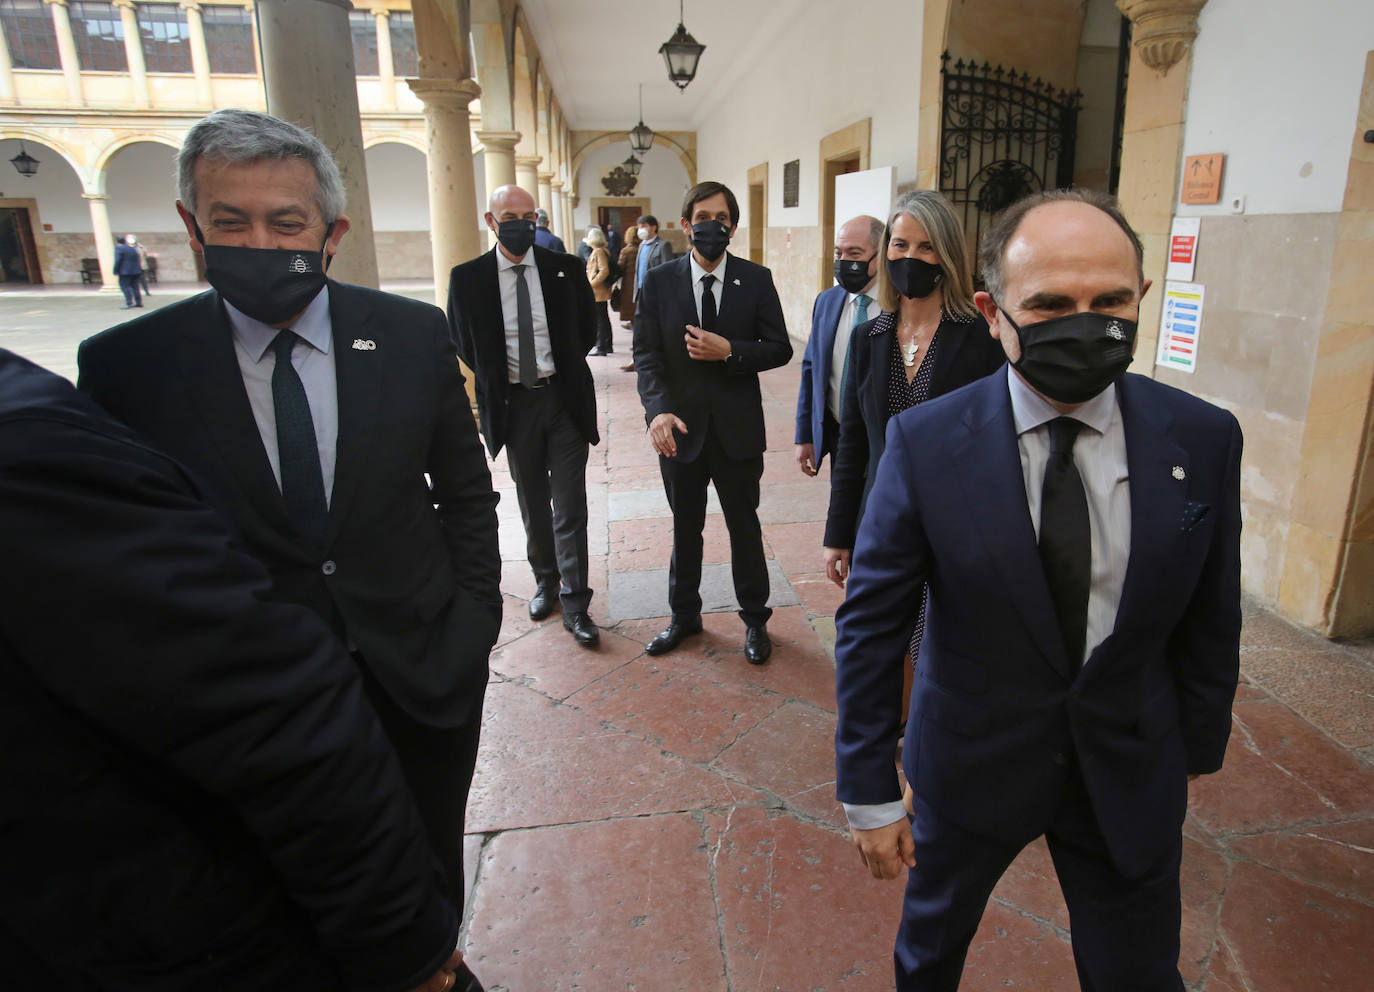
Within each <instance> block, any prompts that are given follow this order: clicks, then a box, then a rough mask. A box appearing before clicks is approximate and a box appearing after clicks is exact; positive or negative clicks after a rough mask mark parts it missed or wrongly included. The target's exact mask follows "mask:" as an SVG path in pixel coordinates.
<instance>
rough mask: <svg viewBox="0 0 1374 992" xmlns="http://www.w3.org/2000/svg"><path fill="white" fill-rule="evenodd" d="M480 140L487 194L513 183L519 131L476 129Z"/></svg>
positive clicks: (489, 194)
mask: <svg viewBox="0 0 1374 992" xmlns="http://www.w3.org/2000/svg"><path fill="white" fill-rule="evenodd" d="M476 134H477V140H478V141H480V142H482V149H483V151H482V164H483V165H485V166H486V171H487V196H491V194H492V191H493V190H495V189H497V188H498V187H501V186H512V185H514V184H515V145H516V143H517V142H518V141H519V140H520V132H519V131H478V132H476Z"/></svg>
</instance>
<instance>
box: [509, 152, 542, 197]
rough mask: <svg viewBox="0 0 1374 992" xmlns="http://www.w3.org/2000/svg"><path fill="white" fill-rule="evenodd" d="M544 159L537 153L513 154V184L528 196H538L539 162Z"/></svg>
mask: <svg viewBox="0 0 1374 992" xmlns="http://www.w3.org/2000/svg"><path fill="white" fill-rule="evenodd" d="M542 161H544V159H543V158H542V157H541V156H539V155H517V156H515V184H516V185H517V186H519V187H520V188H521V189H523V190H524V191H525V192H526V193H528V194H529V195H530V196H533V197H535V199H536V200H537V199H538V197H539V163H540V162H542Z"/></svg>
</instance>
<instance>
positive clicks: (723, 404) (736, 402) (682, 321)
mask: <svg viewBox="0 0 1374 992" xmlns="http://www.w3.org/2000/svg"><path fill="white" fill-rule="evenodd" d="M738 226H739V203H738V202H737V201H736V199H735V195H734V193H732V192H731V191H730V190H729V188H728V187H726V186H724V185H722V184H721V183H716V182H706V183H699V184H698V185H696V186H693V187H692V188H691V189H689V190H688V191H687V195H686V197H685V198H684V199H683V201H682V227H683V229H684V230H685V231H687V232H688V233H690V234H691V237H692V251H691V254H689V255H686V256H684V257H682V258H679V259H676V260H675V261H673V262H669V263H668V264H666V265H661V266H659V267H657V268H655V269H653V270H652V271H650V272H649V273H648V275H647V276H646V277H645V281H644V286H643V287H642V290H641V293H640V297H639V311H638V313H637V314H636V326H635V335H634V358H635V368H636V370H637V371H638V372H639V398H640V400H641V402H642V403H643V404H644V419H645V421H646V422H647V423H648V425H649V442H650V444H652V445H653V448H654V450H655V451H656V452H658V455H659V469H660V471H661V472H662V473H663V487H664V489H665V490H666V492H667V495H668V504H669V505H670V506H671V507H672V510H673V557H672V562H671V564H670V566H669V570H668V605H669V607H670V608H671V611H672V618H671V620H670V622H669V624H668V627H667V628H666V629H665V630H664V631H662V632H661V633H659V634H658V635H656V636H655V637H654V638H653V640H651V641H650V642H649V643H648V645H647V646H646V647H645V651H646V652H647V653H649V654H651V655H658V654H664V653H665V652H668V651H671V650H673V649H674V648H676V647H677V646H678V645H679V644H681V643H682V641H683V639H684V638H686V637H690V636H692V635H693V634H697V633H700V632H701V590H700V586H701V555H702V537H701V534H702V528H703V527H704V526H705V524H706V486H707V484H708V483H714V484H715V487H716V494H717V495H718V496H719V497H720V505H721V509H722V510H723V511H724V513H725V525H726V527H727V528H728V530H729V531H730V559H731V561H730V564H731V571H732V573H733V575H734V580H735V596H736V598H737V599H738V601H739V607H740V609H739V615H740V618H741V619H742V620H743V621H744V625H745V638H744V654H745V657H746V658H747V659H748V661H749V662H750V663H751V664H754V665H762V664H763V663H764V662H766V661H767V660H768V657H769V655H770V654H771V653H772V651H773V643H772V641H770V640H769V638H768V629H767V623H768V618H769V617H770V616H771V615H772V612H773V611H772V610H770V609H769V608H768V605H767V604H768V565H767V562H766V561H765V559H764V555H763V531H762V528H761V527H760V526H759V516H758V508H759V480H760V479H761V478H762V477H763V449H764V422H763V401H762V398H761V396H760V393H759V377H758V374H759V373H760V372H763V371H766V370H767V369H772V368H777V367H778V366H779V365H785V364H787V361H788V360H789V359H790V358H791V357H792V344H791V342H790V341H789V340H788V337H787V327H786V326H785V325H784V323H783V316H782V304H781V303H780V302H779V300H778V291H777V290H776V289H775V288H774V287H773V275H772V273H771V272H769V271H768V270H767V269H766V268H764V267H763V266H761V265H755V264H754V263H752V262H748V261H746V260H744V259H742V258H737V257H735V256H734V255H730V254H728V253H727V252H726V250H725V249H726V246H727V245H728V244H729V243H730V238H731V236H732V235H733V234H734V233H735V228H736V227H738ZM641 250H642V249H641Z"/></svg>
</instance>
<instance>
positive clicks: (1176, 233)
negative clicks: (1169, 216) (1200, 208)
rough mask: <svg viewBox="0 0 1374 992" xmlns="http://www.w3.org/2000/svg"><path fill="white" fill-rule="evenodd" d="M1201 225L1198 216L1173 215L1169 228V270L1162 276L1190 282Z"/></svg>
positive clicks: (1171, 279) (1173, 280)
mask: <svg viewBox="0 0 1374 992" xmlns="http://www.w3.org/2000/svg"><path fill="white" fill-rule="evenodd" d="M1201 227H1202V218H1200V217H1175V218H1174V223H1173V226H1172V227H1171V228H1170V230H1169V271H1168V272H1167V273H1166V274H1165V276H1164V278H1165V279H1168V280H1170V281H1171V282H1192V281H1193V266H1194V265H1196V264H1197V237H1198V231H1199V229H1201Z"/></svg>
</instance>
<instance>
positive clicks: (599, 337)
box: [586, 227, 611, 355]
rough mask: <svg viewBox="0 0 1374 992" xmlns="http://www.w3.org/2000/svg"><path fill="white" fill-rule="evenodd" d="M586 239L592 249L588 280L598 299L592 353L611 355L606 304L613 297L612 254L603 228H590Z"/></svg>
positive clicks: (609, 321) (608, 314)
mask: <svg viewBox="0 0 1374 992" xmlns="http://www.w3.org/2000/svg"><path fill="white" fill-rule="evenodd" d="M586 240H587V244H588V246H589V247H590V248H591V250H592V253H591V254H590V255H589V256H587V281H588V282H589V283H591V284H592V298H593V299H595V300H596V350H595V351H593V352H592V354H593V355H609V354H610V353H611V314H610V311H609V310H608V309H607V307H606V304H607V303H608V302H609V301H610V299H611V254H610V252H609V251H608V250H607V248H606V235H605V234H604V233H603V232H602V230H601V228H599V227H591V228H588V229H587V238H586Z"/></svg>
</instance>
